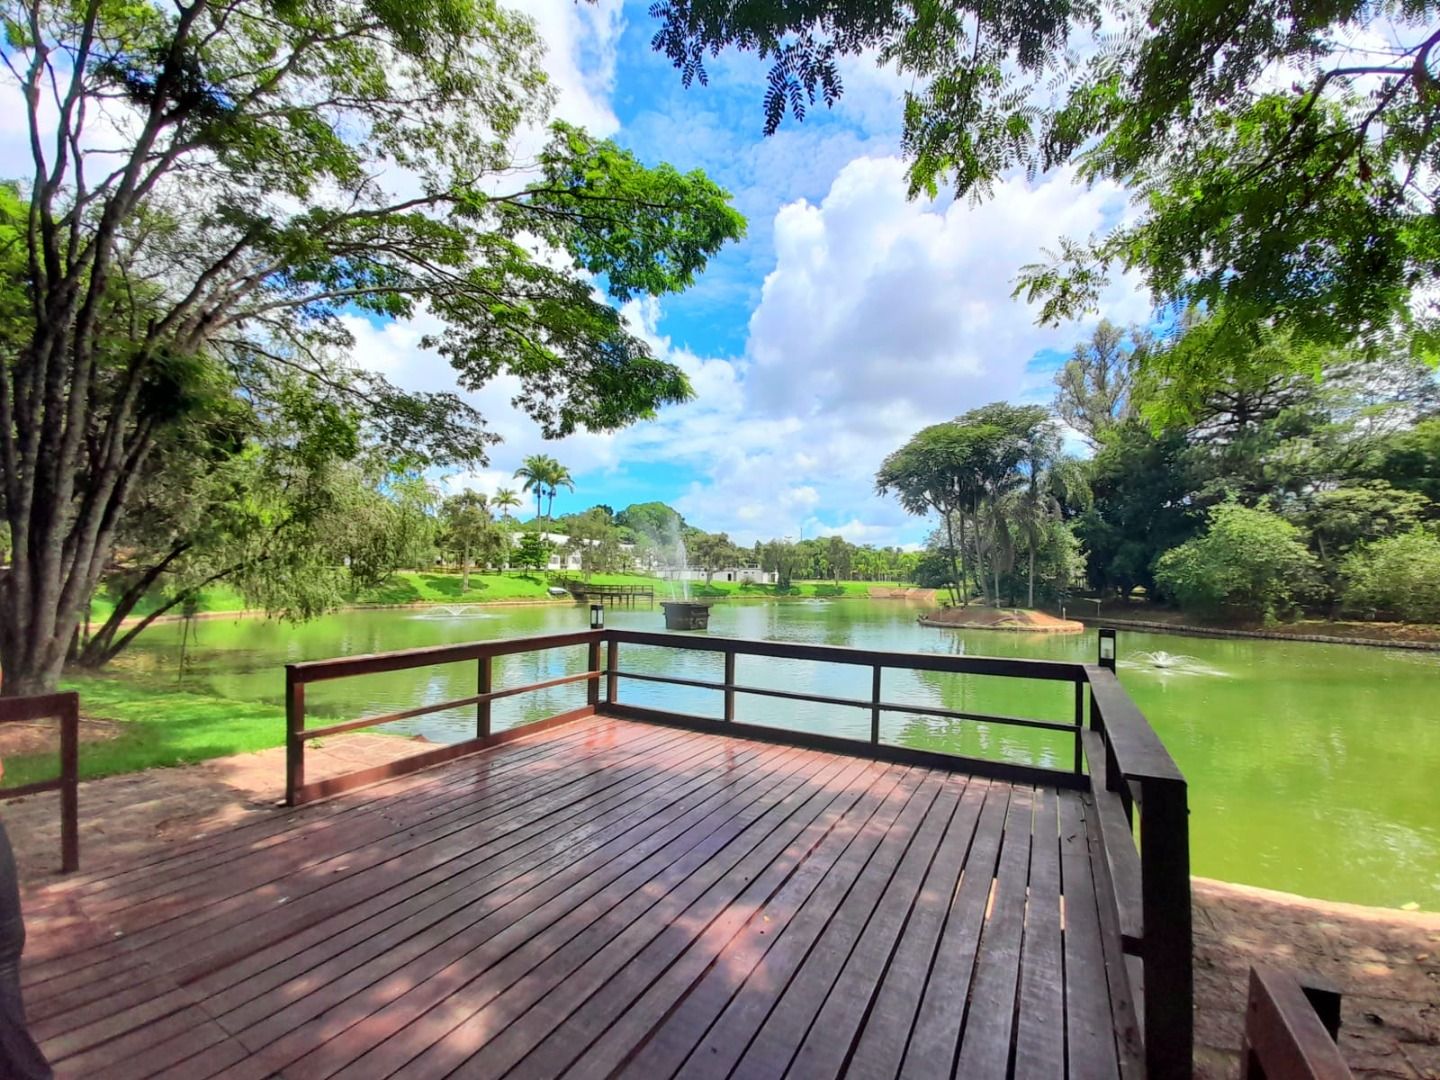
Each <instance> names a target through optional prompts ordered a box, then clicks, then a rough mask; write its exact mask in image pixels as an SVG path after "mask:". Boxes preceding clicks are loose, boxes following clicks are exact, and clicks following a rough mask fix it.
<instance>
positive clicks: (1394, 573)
mask: <svg viewBox="0 0 1440 1080" xmlns="http://www.w3.org/2000/svg"><path fill="white" fill-rule="evenodd" d="M1341 576H1342V577H1343V579H1344V581H1345V607H1346V608H1347V609H1348V610H1350V611H1353V612H1357V613H1360V614H1365V615H1375V614H1379V613H1384V614H1387V615H1394V616H1396V617H1398V618H1399V619H1401V620H1402V621H1403V622H1440V539H1437V538H1436V537H1434V536H1432V535H1431V534H1429V533H1427V532H1425V531H1424V530H1422V529H1413V530H1411V531H1410V532H1407V533H1401V534H1400V535H1399V536H1390V537H1386V538H1385V539H1384V540H1376V541H1374V542H1373V543H1369V544H1363V545H1361V546H1360V547H1358V548H1356V549H1355V550H1354V551H1352V552H1351V553H1350V554H1349V555H1348V556H1347V557H1346V559H1345V562H1344V565H1343V567H1342V569H1341Z"/></svg>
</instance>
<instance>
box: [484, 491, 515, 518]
mask: <svg viewBox="0 0 1440 1080" xmlns="http://www.w3.org/2000/svg"><path fill="white" fill-rule="evenodd" d="M490 505H491V506H496V507H499V509H500V514H501V516H502V517H505V518H507V519H508V518H509V517H510V511H511V510H513V509H514V508H515V507H517V506H519V505H520V496H519V495H516V494H515V492H514V491H513V490H512V489H511V488H503V487H502V488H500V489H499V490H498V491H496V492H495V494H494V495H492V496H491V497H490Z"/></svg>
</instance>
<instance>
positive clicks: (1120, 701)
mask: <svg viewBox="0 0 1440 1080" xmlns="http://www.w3.org/2000/svg"><path fill="white" fill-rule="evenodd" d="M1085 677H1086V678H1087V679H1088V680H1089V682H1090V701H1091V708H1092V709H1095V708H1098V709H1099V711H1100V714H1101V716H1102V717H1103V721H1104V729H1105V737H1106V738H1107V739H1108V740H1109V742H1110V745H1111V747H1112V749H1113V750H1114V752H1115V758H1116V760H1117V761H1118V762H1119V764H1120V771H1121V772H1122V773H1123V774H1124V775H1125V777H1126V778H1127V779H1138V778H1150V779H1160V780H1176V781H1182V782H1183V781H1184V779H1185V776H1184V774H1183V773H1181V772H1180V767H1179V766H1178V765H1176V764H1175V759H1174V758H1172V757H1171V756H1170V751H1168V750H1166V749H1165V744H1164V743H1162V742H1161V741H1160V736H1158V735H1156V734H1155V729H1154V728H1152V727H1151V726H1150V725H1149V724H1148V723H1147V722H1146V720H1145V717H1144V716H1143V715H1141V712H1140V710H1139V709H1138V708H1136V707H1135V703H1134V702H1133V701H1131V700H1130V695H1129V694H1127V693H1125V688H1124V687H1123V686H1121V685H1120V680H1119V679H1118V678H1116V676H1115V673H1114V672H1113V671H1111V670H1109V669H1108V668H1103V667H1101V666H1100V665H1098V664H1087V665H1085Z"/></svg>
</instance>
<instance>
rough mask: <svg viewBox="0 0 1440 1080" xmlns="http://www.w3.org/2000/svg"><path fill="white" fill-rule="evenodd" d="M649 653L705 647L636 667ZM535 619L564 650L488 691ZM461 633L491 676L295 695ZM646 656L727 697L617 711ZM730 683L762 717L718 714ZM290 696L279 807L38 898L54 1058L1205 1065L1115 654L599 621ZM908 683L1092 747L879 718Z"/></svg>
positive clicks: (1172, 893) (304, 677) (132, 1070)
mask: <svg viewBox="0 0 1440 1080" xmlns="http://www.w3.org/2000/svg"><path fill="white" fill-rule="evenodd" d="M632 647H633V648H636V649H638V648H647V649H648V648H656V647H659V648H673V649H685V650H697V649H699V650H708V651H709V652H711V653H714V654H716V655H717V656H718V657H719V658H720V659H721V660H722V661H723V670H724V673H725V674H724V678H723V680H718V681H714V682H705V681H703V680H698V679H693V678H690V679H680V678H678V677H677V678H673V679H670V678H667V676H664V675H655V674H650V673H647V674H644V675H641V674H640V673H638V672H628V671H627V670H626V669H625V667H624V654H625V651H626V650H627V649H630V648H632ZM550 650H575V651H577V652H578V656H577V657H576V662H575V663H574V664H573V665H572V667H573V670H572V671H571V673H570V674H568V675H565V676H563V677H561V678H555V679H548V680H545V681H543V682H541V683H535V684H530V685H522V686H506V687H496V686H495V685H494V680H493V678H492V675H493V674H494V670H495V668H494V666H493V662H494V660H495V659H496V658H497V657H502V656H513V655H516V654H528V653H538V652H545V651H550ZM738 656H755V657H771V658H775V659H783V660H786V661H815V662H819V663H831V664H835V663H839V664H849V665H861V666H863V667H865V668H868V669H870V670H872V671H873V672H874V678H873V682H872V686H873V693H872V694H871V695H870V697H869V698H868V699H867V700H866V701H863V702H857V701H852V700H849V699H840V698H833V699H831V698H823V697H820V696H818V695H813V694H807V693H802V692H799V691H790V690H785V691H781V690H773V689H768V688H759V687H752V686H747V685H745V684H742V683H739V682H737V680H736V676H735V659H736V657H738ZM458 661H473V662H475V663H476V665H477V680H476V681H477V686H478V688H479V691H478V692H477V693H476V694H475V695H472V696H469V697H466V698H463V699H460V700H459V701H451V702H444V703H437V704H436V705H434V706H423V707H417V708H416V709H412V710H407V711H406V712H404V713H395V714H389V715H388V716H383V717H369V718H357V719H356V720H354V721H349V722H347V723H344V724H338V725H336V724H332V725H328V726H326V727H322V728H308V727H306V724H305V707H304V705H305V698H304V693H305V687H306V686H307V685H309V684H310V683H313V682H321V681H328V680H333V679H340V678H347V677H351V676H358V675H365V674H374V673H378V672H382V671H395V670H402V669H406V668H418V667H428V666H430V665H433V664H444V663H455V662H458ZM892 669H911V670H915V669H919V670H926V671H941V672H955V673H961V674H966V675H973V676H976V677H982V678H1003V679H1012V678H1023V679H1038V680H1044V681H1048V682H1052V683H1053V682H1060V683H1069V684H1071V685H1073V686H1074V688H1075V694H1074V698H1075V715H1074V720H1073V723H1063V724H1062V723H1052V722H1050V721H1042V720H1026V719H1024V718H1020V717H982V716H978V715H976V714H970V713H960V712H958V711H952V710H945V709H939V708H923V709H922V708H921V707H919V706H912V705H908V704H906V703H904V702H897V701H890V700H887V699H886V698H885V695H884V692H883V685H884V684H883V673H884V672H885V671H887V670H892ZM637 679H638V680H643V681H649V682H662V683H663V682H666V681H670V682H673V683H676V684H679V685H683V686H686V687H691V688H693V687H696V686H704V687H706V688H708V689H711V690H713V691H714V692H715V693H716V695H717V704H718V705H719V708H718V709H717V714H718V715H717V718H714V719H706V718H702V717H697V716H691V715H685V714H681V713H670V712H659V711H656V710H653V709H642V708H639V707H636V706H633V705H629V704H627V703H626V702H625V700H624V697H623V695H622V693H621V688H622V686H623V685H624V684H625V683H626V682H627V681H629V680H637ZM567 683H574V684H577V686H579V687H583V694H581V695H580V698H581V700H582V701H583V704H581V705H580V706H579V707H578V708H576V709H574V710H572V711H569V712H565V713H562V714H559V715H555V716H550V717H546V718H544V719H540V720H537V721H533V722H531V723H528V724H524V725H522V726H519V727H513V728H510V729H508V730H505V731H498V732H497V731H492V730H491V719H492V718H491V715H490V705H491V703H492V702H494V701H495V700H497V699H500V698H504V697H508V696H511V695H515V694H522V693H527V692H531V691H534V690H537V689H542V688H548V687H553V686H557V685H562V684H567ZM750 694H755V695H761V696H762V697H767V698H769V699H771V700H772V701H773V702H774V704H775V712H774V716H775V720H776V726H769V725H762V724H754V723H741V722H738V721H736V720H734V719H733V718H734V715H735V710H734V702H735V698H736V696H737V695H750ZM287 700H288V709H287V711H288V716H289V725H290V736H291V738H290V742H289V747H290V755H291V761H290V769H289V777H288V779H289V799H290V801H291V802H292V803H294V804H296V806H295V808H293V809H288V810H285V809H281V810H275V811H273V812H271V813H268V814H263V815H260V816H257V817H255V818H253V819H252V820H250V821H248V822H247V823H246V824H244V825H242V826H240V827H238V828H235V829H231V830H229V831H226V832H222V833H217V834H214V835H211V836H206V837H200V838H197V839H195V840H193V841H190V842H188V843H186V844H184V845H182V846H180V847H178V848H176V849H174V850H173V851H172V852H170V853H167V854H165V855H163V856H158V857H155V858H153V859H152V860H150V861H148V862H145V863H143V864H141V865H124V864H120V865H113V866H109V867H104V868H101V869H97V870H94V871H91V872H88V873H86V874H84V875H83V876H79V877H75V878H72V879H70V880H67V881H64V882H61V883H59V884H56V885H52V886H48V887H46V888H43V889H40V890H36V891H35V892H34V893H32V894H31V895H30V896H29V897H28V898H27V899H28V901H29V904H30V907H29V909H28V914H29V915H30V918H31V925H32V933H31V945H30V949H29V950H28V951H27V955H26V964H25V969H24V981H25V987H26V998H27V1005H28V1006H29V1007H30V1009H31V1019H32V1024H33V1026H34V1029H35V1032H36V1035H37V1037H38V1038H40V1039H41V1041H42V1045H43V1047H44V1049H45V1050H46V1052H47V1053H48V1054H49V1055H50V1056H51V1058H52V1060H53V1061H54V1063H55V1065H56V1068H57V1073H58V1075H60V1076H62V1077H63V1076H102V1075H103V1076H106V1077H111V1078H125V1077H130V1078H138V1077H150V1076H166V1077H186V1078H193V1080H206V1078H221V1077H224V1078H227V1080H241V1078H246V1077H250V1078H254V1080H265V1078H270V1077H279V1078H292V1080H293V1078H298V1077H331V1076H334V1077H357V1078H361V1077H401V1076H405V1077H441V1076H457V1077H460V1076H464V1077H501V1076H508V1077H516V1078H529V1077H550V1076H561V1075H564V1076H574V1077H605V1076H633V1077H637V1078H638V1077H652V1076H683V1077H687V1078H688V1077H695V1076H703V1077H727V1076H729V1077H779V1076H793V1077H804V1078H809V1077H837V1076H842V1075H849V1076H854V1077H863V1078H867V1080H868V1078H871V1077H941V1076H944V1077H949V1076H965V1077H980V1076H994V1077H1005V1076H1014V1077H1025V1078H1029V1077H1038V1076H1053V1077H1061V1076H1071V1077H1077V1078H1085V1080H1090V1078H1096V1077H1117V1078H1118V1077H1136V1076H1146V1075H1148V1076H1151V1077H1158V1078H1170V1077H1179V1078H1185V1077H1188V1076H1189V1075H1190V1070H1191V1065H1190V1057H1191V1043H1192V1033H1191V1026H1190V1025H1191V1019H1190V1015H1191V1000H1192V994H1191V968H1190V903H1189V901H1190V896H1189V865H1188V839H1187V838H1188V828H1187V824H1186V803H1185V783H1184V779H1183V777H1181V776H1180V774H1179V772H1178V770H1176V769H1175V766H1174V763H1173V762H1172V761H1171V760H1170V758H1169V756H1168V754H1166V753H1165V751H1164V748H1163V747H1162V746H1161V745H1160V742H1159V740H1158V739H1157V738H1156V737H1155V736H1154V733H1153V732H1152V731H1151V730H1150V728H1149V727H1148V725H1146V723H1145V721H1144V719H1143V717H1141V715H1140V714H1139V712H1138V711H1136V709H1135V707H1134V706H1133V705H1132V704H1131V703H1130V701H1129V699H1128V697H1127V696H1126V695H1125V693H1124V691H1123V689H1122V688H1121V687H1120V684H1119V683H1118V681H1117V680H1116V678H1115V674H1114V672H1113V670H1110V669H1109V668H1106V667H1102V666H1098V665H1095V666H1091V665H1081V664H1068V663H1058V662H1052V661H1026V660H1011V659H990V658H976V657H952V656H940V655H912V654H903V653H888V652H876V651H871V650H859V649H842V648H832V647H827V646H813V645H792V644H785V643H778V642H762V641H739V640H734V639H723V638H708V637H707V638H695V637H687V636H684V635H668V634H661V633H641V632H633V631H620V630H596V631H581V632H576V633H570V634H561V635H550V636H546V637H536V638H524V639H516V640H508V641H490V642H477V643H473V644H468V645H457V646H443V647H439V648H432V649H419V650H409V651H406V652H401V653H389V654H379V655H374V656H361V657H348V658H343V659H337V660H326V661H317V662H308V663H299V664H293V665H290V666H289V667H288V668H287ZM787 700H807V701H821V702H829V703H831V704H834V705H835V706H836V707H837V708H838V707H841V706H845V707H852V708H853V707H855V706H857V705H859V706H863V707H864V708H867V709H872V710H873V711H874V713H875V715H876V716H877V721H876V723H875V725H874V726H873V727H872V737H871V738H870V739H868V740H865V739H848V738H841V737H836V736H829V735H821V734H817V733H813V732H805V731H795V730H786V729H785V728H784V727H783V724H784V722H785V702H786V701H787ZM472 705H473V706H474V707H475V709H476V736H475V738H474V739H472V740H470V741H468V742H465V743H461V744H457V745H455V746H447V747H438V748H435V747H432V748H431V749H429V750H427V751H424V752H422V753H420V754H418V755H416V756H415V757H414V758H411V759H407V760H405V761H401V762H396V763H394V764H392V765H387V766H382V767H380V768H377V769H369V770H365V771H362V772H359V773H356V774H352V775H351V776H349V777H342V778H337V779H333V780H329V781H322V782H313V783H307V782H306V780H305V770H304V748H305V745H306V743H307V742H308V741H309V740H311V739H313V738H316V737H320V736H323V735H326V734H332V733H334V732H336V731H338V730H344V729H347V728H349V727H353V726H355V725H360V724H364V725H373V724H375V723H377V722H383V721H385V720H387V719H398V718H400V717H402V716H413V715H419V714H420V713H423V712H430V711H440V710H444V709H453V708H456V707H458V706H467V707H468V706H472ZM907 709H909V710H912V711H914V712H925V713H929V714H935V715H939V716H944V717H947V718H956V719H961V720H967V721H973V722H976V723H986V724H991V725H996V726H997V727H998V726H1001V725H1007V724H1009V725H1025V726H1039V727H1042V728H1045V729H1058V730H1063V732H1064V736H1063V737H1064V738H1066V739H1069V738H1071V737H1072V736H1073V739H1074V742H1075V744H1076V746H1078V747H1079V748H1080V749H1079V752H1078V754H1077V756H1076V759H1075V761H1074V763H1073V768H1072V767H1068V763H1067V767H1056V768H1050V767H1039V766H1031V765H1022V764H1018V763H1015V762H1012V761H1005V760H989V759H986V760H982V759H971V758H961V757H957V756H954V755H950V754H945V753H939V752H935V751H928V750H918V749H913V748H909V747H905V746H900V745H895V744H892V743H888V742H886V741H884V740H883V739H882V738H881V737H880V726H879V723H878V715H879V713H880V712H881V711H884V712H890V711H902V712H903V711H905V710H907ZM326 796H331V797H328V798H327V797H326ZM317 800H319V801H317ZM303 803H311V805H305V806H301V805H299V804H303ZM1136 822H1138V823H1139V825H1140V829H1139V834H1138V836H1139V839H1138V846H1137V839H1136V833H1135V832H1134V831H1133V825H1134V824H1135V823H1136Z"/></svg>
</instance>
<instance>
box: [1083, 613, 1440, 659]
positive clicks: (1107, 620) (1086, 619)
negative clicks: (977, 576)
mask: <svg viewBox="0 0 1440 1080" xmlns="http://www.w3.org/2000/svg"><path fill="white" fill-rule="evenodd" d="M1066 618H1069V619H1073V620H1076V621H1077V622H1082V623H1084V624H1085V625H1087V626H1096V627H1099V626H1113V627H1115V629H1117V630H1124V629H1130V630H1142V631H1144V632H1145V633H1149V634H1183V635H1185V636H1186V637H1208V638H1250V639H1254V640H1260V641H1300V642H1311V643H1314V644H1317V645H1360V646H1362V647H1364V648H1368V649H1415V650H1418V651H1421V652H1440V640H1436V641H1411V640H1407V639H1404V638H1383V637H1379V638H1374V637H1358V636H1356V637H1350V636H1348V635H1340V634H1287V633H1285V632H1284V631H1281V630H1240V629H1232V628H1229V627H1222V626H1196V625H1194V624H1193V623H1172V622H1165V621H1163V620H1152V619H1126V618H1119V619H1117V618H1112V617H1110V616H1106V615H1082V614H1080V613H1078V612H1073V613H1070V614H1068V615H1067V616H1066Z"/></svg>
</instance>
